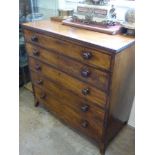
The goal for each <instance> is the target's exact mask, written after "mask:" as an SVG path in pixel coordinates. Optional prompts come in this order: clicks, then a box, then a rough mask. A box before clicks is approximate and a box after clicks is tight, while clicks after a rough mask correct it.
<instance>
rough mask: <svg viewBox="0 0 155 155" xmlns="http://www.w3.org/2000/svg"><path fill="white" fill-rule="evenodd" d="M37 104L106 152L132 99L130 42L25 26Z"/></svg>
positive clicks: (52, 25) (45, 25)
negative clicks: (40, 104) (43, 106)
mask: <svg viewBox="0 0 155 155" xmlns="http://www.w3.org/2000/svg"><path fill="white" fill-rule="evenodd" d="M23 28H24V35H25V41H26V48H27V53H28V56H29V69H30V73H31V80H32V84H33V91H34V97H35V105H36V106H37V105H38V104H39V103H42V104H44V105H45V107H47V108H48V109H49V110H50V111H51V112H52V114H53V115H55V116H56V117H58V118H59V119H60V120H61V121H62V122H64V123H65V124H67V125H68V126H70V127H72V128H74V129H75V130H77V131H79V132H81V133H83V134H84V135H87V137H89V138H91V139H93V140H94V141H95V142H96V143H97V144H98V145H99V148H100V151H101V153H102V154H104V151H105V148H106V147H107V145H108V143H109V142H110V140H111V139H112V138H114V137H115V135H116V134H117V133H118V132H119V131H120V130H121V128H122V127H123V126H124V125H125V124H126V122H127V121H128V118H129V114H130V111H131V107H132V102H133V98H134V68H135V66H134V56H135V53H134V51H135V50H134V38H129V37H125V36H122V35H115V36H112V35H107V34H103V33H97V32H93V31H88V30H82V29H78V28H73V27H69V26H64V25H62V24H61V23H59V22H54V21H52V22H51V21H38V22H33V23H27V24H23Z"/></svg>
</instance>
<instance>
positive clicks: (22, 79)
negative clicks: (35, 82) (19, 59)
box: [19, 65, 30, 87]
mask: <svg viewBox="0 0 155 155" xmlns="http://www.w3.org/2000/svg"><path fill="white" fill-rule="evenodd" d="M29 81H30V75H29V68H28V65H27V66H24V67H19V86H20V87H22V86H23V85H24V84H26V83H28V82H29Z"/></svg>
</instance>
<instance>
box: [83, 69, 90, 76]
mask: <svg viewBox="0 0 155 155" xmlns="http://www.w3.org/2000/svg"><path fill="white" fill-rule="evenodd" d="M90 73H91V72H90V70H89V69H87V68H84V69H83V70H82V71H81V75H82V76H83V77H89V76H90Z"/></svg>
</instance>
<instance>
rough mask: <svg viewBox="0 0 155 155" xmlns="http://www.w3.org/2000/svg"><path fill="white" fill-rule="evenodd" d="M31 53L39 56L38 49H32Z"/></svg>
mask: <svg viewBox="0 0 155 155" xmlns="http://www.w3.org/2000/svg"><path fill="white" fill-rule="evenodd" d="M32 53H33V55H34V56H39V54H40V53H39V51H38V50H37V49H34V50H33V51H32Z"/></svg>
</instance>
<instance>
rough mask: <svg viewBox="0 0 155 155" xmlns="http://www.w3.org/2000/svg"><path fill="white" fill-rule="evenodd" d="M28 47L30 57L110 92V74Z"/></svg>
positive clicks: (55, 54) (34, 47)
mask: <svg viewBox="0 0 155 155" xmlns="http://www.w3.org/2000/svg"><path fill="white" fill-rule="evenodd" d="M26 47H27V52H28V54H29V56H32V57H34V58H37V59H39V60H41V61H43V62H46V63H48V64H50V65H53V66H54V67H56V68H58V69H60V70H61V71H64V72H66V73H68V74H70V75H72V76H74V77H77V78H78V79H80V80H82V81H84V82H87V83H89V84H91V85H93V86H95V87H97V88H99V89H101V90H104V91H107V90H108V83H109V82H108V81H109V74H108V73H105V72H103V71H100V70H97V69H94V68H93V67H90V66H88V65H85V64H83V63H80V62H78V61H75V60H73V59H70V58H68V57H65V56H63V55H61V54H58V53H55V52H51V51H48V50H45V49H43V48H39V47H37V46H34V45H32V44H29V43H27V44H26Z"/></svg>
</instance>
